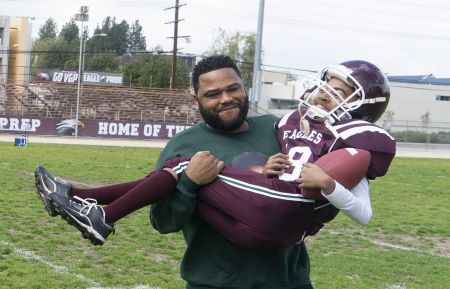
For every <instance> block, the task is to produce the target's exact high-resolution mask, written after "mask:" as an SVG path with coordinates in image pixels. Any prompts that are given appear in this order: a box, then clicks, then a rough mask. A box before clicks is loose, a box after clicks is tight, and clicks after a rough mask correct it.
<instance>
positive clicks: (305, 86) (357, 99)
mask: <svg viewBox="0 0 450 289" xmlns="http://www.w3.org/2000/svg"><path fill="white" fill-rule="evenodd" d="M350 73H351V70H350V69H348V68H347V67H345V66H342V65H338V66H331V67H326V68H324V69H323V70H322V71H320V72H319V73H318V75H317V76H316V77H306V78H305V79H304V81H303V83H302V84H301V90H300V98H299V101H300V103H299V110H300V109H301V108H302V107H307V113H306V114H307V116H308V117H309V118H311V119H312V120H315V121H319V122H325V121H328V122H329V123H331V124H332V123H334V122H335V121H339V120H346V119H351V118H352V117H351V115H350V112H351V111H353V110H355V109H357V108H358V107H360V106H361V104H362V103H363V102H364V98H365V95H364V89H363V88H362V86H361V85H360V84H359V83H358V81H357V80H356V79H354V78H353V77H352V76H351V75H350ZM331 78H337V79H339V80H341V81H343V82H344V83H346V84H347V85H349V86H350V87H352V88H353V90H354V91H353V92H352V93H351V94H350V95H348V96H345V95H343V93H342V91H341V90H336V89H334V88H333V87H331V86H330V85H329V84H328V81H329V80H330V79H331ZM323 93H325V94H326V95H327V97H328V98H329V101H334V102H335V103H336V104H337V106H336V107H334V108H333V109H331V110H330V111H326V110H325V109H323V108H321V107H319V106H317V101H316V98H317V97H318V95H319V94H323Z"/></svg>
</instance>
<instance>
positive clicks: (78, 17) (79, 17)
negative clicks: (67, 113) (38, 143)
mask: <svg viewBox="0 0 450 289" xmlns="http://www.w3.org/2000/svg"><path fill="white" fill-rule="evenodd" d="M88 20H89V7H88V6H81V8H80V12H79V13H77V14H75V21H81V32H80V57H79V60H78V84H77V107H76V111H75V137H76V138H77V137H78V116H79V110H80V93H81V81H82V78H83V69H82V68H83V46H84V22H85V21H88Z"/></svg>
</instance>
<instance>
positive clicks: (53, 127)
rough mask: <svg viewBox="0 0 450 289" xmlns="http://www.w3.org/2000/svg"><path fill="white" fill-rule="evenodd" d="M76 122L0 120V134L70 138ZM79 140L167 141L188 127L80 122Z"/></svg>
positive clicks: (136, 122) (61, 120)
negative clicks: (100, 138)
mask: <svg viewBox="0 0 450 289" xmlns="http://www.w3.org/2000/svg"><path fill="white" fill-rule="evenodd" d="M75 125H76V124H75V119H71V118H66V119H56V118H26V117H8V116H2V117H0V133H19V134H20V133H22V134H24V133H25V134H30V135H56V136H73V135H74V134H75ZM77 125H78V136H80V137H105V138H130V139H169V138H171V137H173V136H174V135H176V134H177V133H179V132H182V131H183V130H185V129H187V128H190V127H191V125H186V124H176V123H167V122H166V123H152V122H138V121H105V120H79V121H78V124H77Z"/></svg>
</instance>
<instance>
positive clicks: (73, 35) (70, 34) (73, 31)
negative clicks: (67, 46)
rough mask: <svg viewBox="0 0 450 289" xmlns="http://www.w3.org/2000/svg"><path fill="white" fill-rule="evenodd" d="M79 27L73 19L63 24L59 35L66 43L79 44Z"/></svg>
mask: <svg viewBox="0 0 450 289" xmlns="http://www.w3.org/2000/svg"><path fill="white" fill-rule="evenodd" d="M79 33H80V29H79V28H78V25H77V24H76V23H75V21H73V20H71V21H70V22H68V23H66V24H64V25H63V27H62V29H61V32H60V33H59V37H62V38H64V39H65V40H66V41H67V43H75V42H76V45H79V44H80V42H79V39H80V36H79Z"/></svg>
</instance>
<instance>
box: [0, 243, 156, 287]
mask: <svg viewBox="0 0 450 289" xmlns="http://www.w3.org/2000/svg"><path fill="white" fill-rule="evenodd" d="M0 243H1V244H2V245H4V246H8V247H12V248H13V250H14V252H15V253H16V254H17V255H19V256H20V257H22V258H24V259H26V260H33V261H37V262H40V263H42V264H44V265H47V266H48V267H50V268H51V269H52V270H53V272H56V273H60V274H67V275H70V276H73V277H75V278H76V279H78V280H80V281H83V282H87V283H89V286H90V287H88V288H87V289H125V288H123V287H103V286H101V285H100V284H99V283H97V282H95V281H94V280H93V279H90V278H88V277H85V276H83V275H81V274H76V273H72V272H70V270H69V269H68V268H67V267H64V266H60V265H57V264H54V263H52V262H50V261H47V260H45V259H44V258H42V257H41V256H39V255H37V254H36V253H34V252H32V251H30V250H27V249H22V248H17V247H16V246H15V245H14V244H11V243H10V242H7V241H3V240H2V241H0ZM128 289H161V288H159V287H149V286H147V285H135V286H134V287H131V288H128Z"/></svg>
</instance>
